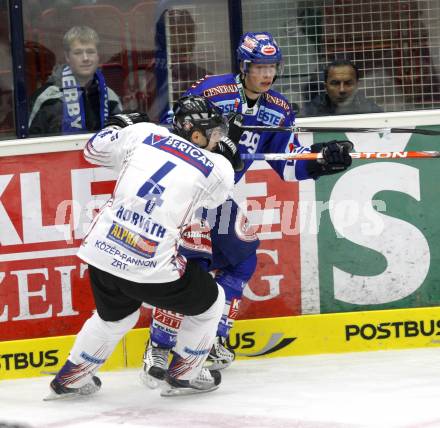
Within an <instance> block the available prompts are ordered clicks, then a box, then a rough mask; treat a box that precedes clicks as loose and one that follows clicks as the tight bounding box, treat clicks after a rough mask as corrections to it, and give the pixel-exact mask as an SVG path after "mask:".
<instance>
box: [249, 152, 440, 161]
mask: <svg viewBox="0 0 440 428" xmlns="http://www.w3.org/2000/svg"><path fill="white" fill-rule="evenodd" d="M350 156H351V157H352V159H364V160H365V159H410V158H411V159H413V158H417V159H432V158H440V152H436V151H419V152H414V151H413V152H352V153H350ZM241 158H242V159H243V160H266V161H273V160H319V159H322V158H323V157H322V153H246V154H242V155H241Z"/></svg>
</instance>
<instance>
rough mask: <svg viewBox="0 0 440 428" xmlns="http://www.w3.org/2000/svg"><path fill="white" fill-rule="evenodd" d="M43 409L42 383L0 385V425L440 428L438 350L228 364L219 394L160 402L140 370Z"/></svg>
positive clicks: (108, 376)
mask: <svg viewBox="0 0 440 428" xmlns="http://www.w3.org/2000/svg"><path fill="white" fill-rule="evenodd" d="M99 377H100V378H101V380H102V382H103V387H102V389H101V390H100V391H99V392H98V393H97V394H95V395H93V396H89V397H81V398H75V399H69V400H57V401H51V402H43V401H42V398H43V397H44V396H46V395H47V393H48V385H49V382H50V380H51V378H50V377H41V378H34V379H18V380H7V381H0V422H4V421H7V422H15V423H18V422H20V423H22V424H25V425H26V426H28V427H33V428H43V427H44V428H55V427H62V428H79V427H81V428H89V427H90V428H92V427H93V428H114V427H120V426H123V427H124V428H127V427H151V428H156V427H160V428H163V427H167V428H172V427H178V428H186V427H191V428H202V427H213V428H233V427H234V428H235V427H240V428H251V427H252V428H272V427H273V428H275V427H276V428H283V427H297V428H302V427H305V428H340V427H383V428H394V427H399V428H400V427H401V428H403V427H404V428H432V427H439V428H440V382H439V377H440V349H435V348H429V349H428V348H424V349H415V350H403V351H379V352H365V353H351V354H333V355H315V356H304V357H290V358H272V359H264V360H246V361H244V360H241V361H236V362H235V363H234V364H233V365H232V366H231V367H230V368H229V369H227V370H225V371H223V382H222V385H221V386H220V388H219V389H218V390H217V391H214V392H211V393H207V394H197V395H192V396H186V397H172V398H166V397H160V396H159V390H149V389H147V388H146V387H145V386H144V385H142V384H141V382H140V380H139V371H138V370H125V371H119V372H102V373H99ZM0 426H1V424H0Z"/></svg>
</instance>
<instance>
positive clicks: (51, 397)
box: [43, 391, 81, 401]
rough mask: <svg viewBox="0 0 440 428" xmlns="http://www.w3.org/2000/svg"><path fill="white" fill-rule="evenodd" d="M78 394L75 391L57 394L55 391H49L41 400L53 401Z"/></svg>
mask: <svg viewBox="0 0 440 428" xmlns="http://www.w3.org/2000/svg"><path fill="white" fill-rule="evenodd" d="M80 396H81V395H80V394H77V393H75V392H68V393H66V394H57V393H56V392H55V391H51V392H50V393H49V395H48V396H47V397H44V398H43V401H55V400H65V399H67V398H73V397H80Z"/></svg>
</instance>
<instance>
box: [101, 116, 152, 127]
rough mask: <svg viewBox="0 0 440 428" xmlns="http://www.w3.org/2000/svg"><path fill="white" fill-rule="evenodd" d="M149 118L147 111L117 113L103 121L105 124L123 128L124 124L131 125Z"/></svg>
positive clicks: (146, 120) (147, 120)
mask: <svg viewBox="0 0 440 428" xmlns="http://www.w3.org/2000/svg"><path fill="white" fill-rule="evenodd" d="M149 121H150V118H149V117H148V114H147V113H138V112H134V113H119V114H115V115H114V116H110V117H109V118H108V119H107V122H106V123H105V127H107V126H119V127H120V128H125V127H126V126H130V125H133V124H135V123H140V122H149Z"/></svg>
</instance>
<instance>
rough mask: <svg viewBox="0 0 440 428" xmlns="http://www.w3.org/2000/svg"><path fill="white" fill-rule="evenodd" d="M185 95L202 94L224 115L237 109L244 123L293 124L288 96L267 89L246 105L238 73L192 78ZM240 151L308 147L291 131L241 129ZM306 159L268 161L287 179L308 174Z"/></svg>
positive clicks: (265, 124) (248, 164) (247, 162)
mask: <svg viewBox="0 0 440 428" xmlns="http://www.w3.org/2000/svg"><path fill="white" fill-rule="evenodd" d="M184 95H202V96H204V97H206V98H208V99H209V100H211V101H212V102H213V103H214V104H216V105H217V106H218V107H219V108H221V109H222V111H223V113H224V114H225V115H226V114H228V113H230V112H236V113H240V114H242V115H243V125H245V126H253V125H260V126H261V125H264V126H286V127H287V126H292V125H293V124H294V122H295V116H294V113H293V112H292V109H291V108H290V105H289V102H288V101H287V99H286V98H285V97H284V96H283V95H281V94H279V93H278V92H276V91H273V90H272V89H270V90H269V91H267V92H265V93H263V94H262V95H261V96H260V98H259V100H258V101H257V103H256V104H255V105H254V106H253V107H249V106H248V105H247V101H246V96H245V94H244V88H243V85H242V83H241V81H240V76H238V75H237V76H234V75H233V74H221V75H213V76H206V77H204V78H203V79H200V80H198V81H197V82H195V83H194V84H193V85H192V86H191V87H190V88H189V89H188V91H186V92H185V94H184ZM239 148H240V152H241V153H292V152H294V153H302V152H304V151H306V152H308V151H309V149H308V148H305V147H302V146H301V145H300V144H299V141H298V139H297V138H296V136H295V135H294V134H293V133H289V132H268V131H264V132H262V131H257V130H256V131H251V130H246V131H244V132H243V135H242V136H241V140H240V145H239ZM306 162H307V161H270V162H269V164H270V165H271V167H272V168H273V169H274V170H275V171H276V172H277V173H278V175H279V176H280V177H281V178H282V179H283V180H286V181H296V180H304V179H307V178H310V176H309V174H308V173H307V170H306V167H305V165H306ZM251 163H252V161H251V160H247V161H245V167H244V169H243V170H242V171H240V172H238V173H236V174H235V180H236V182H237V181H239V180H240V178H241V177H242V176H243V174H244V173H245V172H246V170H247V169H248V168H249V166H250V165H251Z"/></svg>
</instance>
